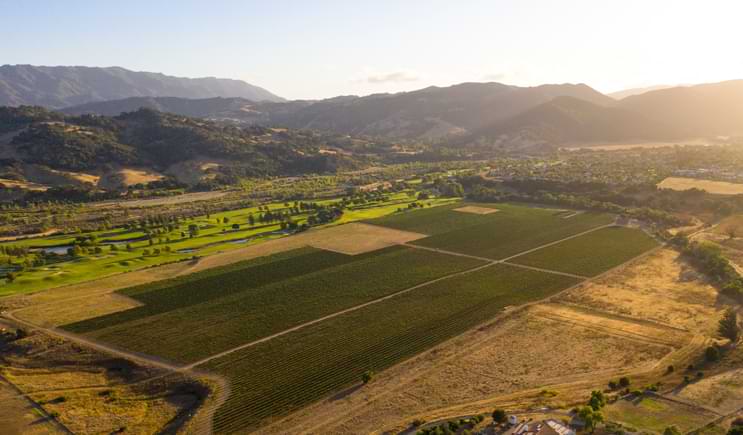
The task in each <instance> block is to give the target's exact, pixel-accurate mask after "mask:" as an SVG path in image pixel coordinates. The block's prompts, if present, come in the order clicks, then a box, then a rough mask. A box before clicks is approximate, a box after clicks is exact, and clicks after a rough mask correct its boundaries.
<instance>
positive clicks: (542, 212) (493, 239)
mask: <svg viewBox="0 0 743 435" xmlns="http://www.w3.org/2000/svg"><path fill="white" fill-rule="evenodd" d="M499 210H500V211H499V212H498V213H493V214H488V215H471V216H475V217H476V218H478V219H482V220H484V222H481V223H478V224H475V225H469V226H466V227H463V228H462V227H454V226H452V227H449V231H447V232H442V233H439V234H436V235H433V236H431V237H427V238H425V239H420V240H417V241H415V242H414V243H415V244H417V245H421V246H427V247H431V248H438V249H445V250H448V251H454V252H461V253H464V254H469V255H476V256H480V257H486V258H492V259H502V258H506V257H509V256H511V255H514V254H518V253H519V252H524V251H526V250H529V249H533V248H535V247H538V246H541V245H544V244H547V243H551V242H554V241H557V240H560V239H563V238H565V237H569V236H572V235H574V234H578V233H581V232H583V231H587V230H590V229H592V228H596V227H598V226H601V225H606V224H609V223H611V221H612V218H611V217H610V216H608V215H605V214H594V213H582V214H578V215H576V216H573V217H571V218H569V219H565V218H563V217H562V215H561V214H560V213H559V212H558V211H555V210H547V209H535V208H527V207H517V206H504V207H502V208H501V206H500V205H499ZM432 211H435V212H437V213H442V212H443V211H439V210H432ZM449 213H450V214H457V215H467V213H460V212H453V211H449ZM391 219H392V218H388V219H387V222H389V221H390V220H391ZM468 219H471V218H469V217H468Z"/></svg>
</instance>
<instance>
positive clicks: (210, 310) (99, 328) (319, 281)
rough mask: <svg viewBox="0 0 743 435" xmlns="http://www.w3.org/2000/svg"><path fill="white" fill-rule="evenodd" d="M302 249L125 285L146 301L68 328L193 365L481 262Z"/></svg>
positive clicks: (424, 254)
mask: <svg viewBox="0 0 743 435" xmlns="http://www.w3.org/2000/svg"><path fill="white" fill-rule="evenodd" d="M300 251H301V252H294V253H292V254H280V255H277V256H274V257H273V260H269V259H259V260H254V261H248V262H244V263H239V264H235V265H231V266H227V267H226V268H220V269H219V270H214V269H211V270H207V271H205V272H201V273H199V274H196V275H197V276H196V277H194V276H189V277H187V278H182V279H176V280H174V281H172V282H170V283H168V282H166V283H156V284H154V285H151V286H143V287H138V288H134V289H128V290H124V291H123V292H122V293H124V294H127V295H129V296H131V297H133V298H135V299H137V300H139V301H141V302H142V303H144V304H145V305H144V306H142V307H138V308H134V309H131V310H127V311H123V312H119V313H114V314H111V315H108V316H104V317H99V318H95V319H91V320H87V321H83V322H79V323H76V324H71V325H67V326H66V329H68V330H70V331H74V332H78V333H86V334H87V335H88V336H90V337H94V338H97V339H100V340H102V341H105V342H108V343H113V344H116V345H119V346H121V347H124V348H127V349H131V350H135V351H138V352H144V353H148V354H154V355H158V356H162V357H165V358H168V359H171V360H174V361H180V362H191V361H194V360H198V359H201V358H204V357H207V356H209V355H213V354H215V353H218V352H221V351H223V350H226V349H229V348H232V347H235V346H238V345H240V344H244V343H247V342H250V341H252V340H256V339H259V338H261V337H265V336H268V335H271V334H273V333H276V332H279V331H282V330H285V329H288V328H290V327H292V326H295V325H297V324H300V323H303V322H307V321H310V320H313V319H316V318H319V317H322V316H324V315H327V314H331V313H334V312H336V311H339V310H342V309H344V308H347V307H350V306H354V305H358V304H361V303H364V302H367V301H370V300H373V299H376V298H379V297H382V296H385V295H388V294H391V293H394V292H397V291H400V290H403V289H405V288H408V287H411V286H414V285H416V284H420V283H423V282H426V281H430V280H432V279H435V278H438V277H441V276H445V275H448V274H451V273H454V272H458V271H461V270H465V269H469V268H473V267H476V266H478V265H480V264H482V262H480V261H477V260H472V259H468V258H463V257H451V256H448V255H445V254H438V253H435V252H428V251H422V250H415V249H412V248H404V247H391V248H386V249H382V250H378V251H374V252H371V253H368V254H361V255H357V256H347V255H342V254H336V253H333V252H328V251H321V250H315V249H309V248H308V249H303V250H300Z"/></svg>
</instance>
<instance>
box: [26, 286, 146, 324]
mask: <svg viewBox="0 0 743 435" xmlns="http://www.w3.org/2000/svg"><path fill="white" fill-rule="evenodd" d="M140 305H141V303H139V302H138V301H136V300H134V299H132V298H128V297H126V296H122V295H119V294H116V293H105V294H96V295H92V296H90V297H79V298H76V299H73V300H69V301H66V302H65V303H48V304H44V305H38V306H34V307H32V308H29V309H26V310H23V311H19V312H18V313H17V314H19V318H21V319H23V320H26V321H28V322H32V323H34V324H36V325H44V326H60V325H66V324H68V323H74V322H79V321H81V320H85V319H91V318H93V317H99V316H104V315H106V314H111V313H115V312H117V311H124V310H128V309H130V308H135V307H138V306H140Z"/></svg>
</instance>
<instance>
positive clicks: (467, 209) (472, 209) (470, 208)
mask: <svg viewBox="0 0 743 435" xmlns="http://www.w3.org/2000/svg"><path fill="white" fill-rule="evenodd" d="M454 211H460V212H462V213H474V214H491V213H497V212H498V209H497V208H489V207H477V206H474V205H467V206H464V207H459V208H455V209H454Z"/></svg>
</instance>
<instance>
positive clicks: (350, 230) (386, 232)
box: [299, 223, 428, 255]
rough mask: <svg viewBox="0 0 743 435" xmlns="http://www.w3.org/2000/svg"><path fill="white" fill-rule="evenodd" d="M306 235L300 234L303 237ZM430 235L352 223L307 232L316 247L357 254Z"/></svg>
mask: <svg viewBox="0 0 743 435" xmlns="http://www.w3.org/2000/svg"><path fill="white" fill-rule="evenodd" d="M302 236H304V235H300V236H299V237H302ZM424 237H428V236H427V235H425V234H420V233H414V232H410V231H401V230H395V229H392V228H385V227H381V226H377V225H369V224H362V223H350V224H346V225H338V226H335V227H330V228H326V229H323V230H321V231H317V232H314V234H313V233H307V236H304V238H305V239H307V244H308V245H309V246H312V247H314V248H319V249H325V250H328V251H334V252H340V253H341V254H347V255H357V254H363V253H364V252H370V251H376V250H378V249H382V248H386V247H388V246H392V245H398V244H401V243H407V242H412V241H413V240H418V239H422V238H424Z"/></svg>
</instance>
